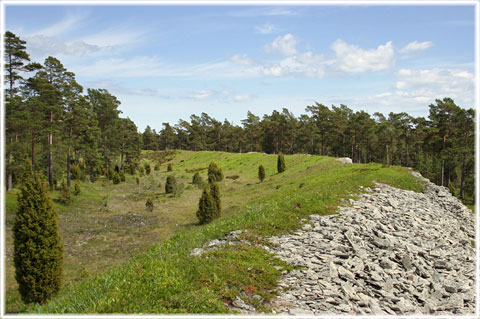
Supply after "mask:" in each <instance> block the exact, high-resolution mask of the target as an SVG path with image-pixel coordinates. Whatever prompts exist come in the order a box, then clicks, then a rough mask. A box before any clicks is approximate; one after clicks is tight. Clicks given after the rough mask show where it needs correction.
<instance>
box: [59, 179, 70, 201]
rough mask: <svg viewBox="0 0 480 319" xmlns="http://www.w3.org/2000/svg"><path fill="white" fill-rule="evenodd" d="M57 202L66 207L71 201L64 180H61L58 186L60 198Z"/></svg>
mask: <svg viewBox="0 0 480 319" xmlns="http://www.w3.org/2000/svg"><path fill="white" fill-rule="evenodd" d="M59 201H60V202H61V203H63V204H65V205H68V204H70V203H71V201H72V195H71V193H70V187H68V186H67V183H66V182H65V180H62V185H61V186H60V198H59Z"/></svg>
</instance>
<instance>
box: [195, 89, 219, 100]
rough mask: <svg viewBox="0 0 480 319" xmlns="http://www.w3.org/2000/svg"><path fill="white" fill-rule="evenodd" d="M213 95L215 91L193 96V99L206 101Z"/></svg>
mask: <svg viewBox="0 0 480 319" xmlns="http://www.w3.org/2000/svg"><path fill="white" fill-rule="evenodd" d="M213 94H214V92H213V91H200V92H198V93H196V94H193V95H192V98H194V99H195V100H206V99H208V98H210V97H212V96H213Z"/></svg>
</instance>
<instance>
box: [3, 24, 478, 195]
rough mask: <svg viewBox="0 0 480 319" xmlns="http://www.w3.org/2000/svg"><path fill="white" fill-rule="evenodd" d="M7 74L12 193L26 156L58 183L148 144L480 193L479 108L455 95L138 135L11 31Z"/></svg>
mask: <svg viewBox="0 0 480 319" xmlns="http://www.w3.org/2000/svg"><path fill="white" fill-rule="evenodd" d="M26 74H33V75H32V76H30V77H28V78H24V76H25V75H26ZM5 80H6V104H5V106H6V114H5V119H6V135H5V136H6V141H5V146H6V147H5V150H6V154H5V155H6V161H5V162H6V179H7V181H6V184H7V190H10V189H12V187H13V186H14V185H15V183H16V182H17V179H18V176H19V167H20V166H21V163H22V162H23V160H24V158H25V157H28V158H29V159H30V160H31V163H32V168H33V169H34V170H38V171H40V172H43V173H44V174H45V175H46V176H48V182H49V184H50V186H51V187H52V186H54V185H56V183H57V181H59V180H60V179H63V178H65V179H66V181H67V184H68V186H70V178H71V170H72V165H75V166H81V167H84V168H85V170H86V173H87V174H88V175H89V176H90V179H91V180H94V179H95V177H96V176H97V175H98V174H101V173H102V168H103V171H105V170H108V169H109V168H110V167H112V166H114V165H118V166H119V167H120V169H121V170H122V171H125V169H126V167H129V166H130V167H132V166H138V160H139V155H140V150H141V149H145V150H169V149H183V150H194V151H202V150H210V151H226V152H240V153H243V152H265V153H275V154H278V153H280V152H283V153H285V154H294V153H309V154H318V155H326V156H336V157H350V158H351V159H352V160H353V162H354V163H370V162H378V163H383V164H385V165H402V166H409V167H413V168H414V169H416V170H418V171H420V172H421V173H422V174H423V175H424V176H425V177H427V178H429V179H430V180H432V181H433V182H434V183H437V184H439V185H444V186H447V187H449V188H450V189H451V191H452V192H453V193H454V194H456V195H457V196H458V197H460V198H461V199H463V200H467V201H468V202H472V201H473V198H474V167H475V165H474V162H475V161H474V158H475V150H474V140H475V123H474V118H475V113H474V110H473V109H471V108H470V109H464V108H461V107H459V106H457V105H456V104H455V102H454V101H453V100H452V99H450V98H444V99H442V100H436V101H435V103H432V104H430V105H429V116H428V118H424V117H412V116H410V115H409V114H407V113H405V112H401V113H389V114H388V116H385V115H384V114H382V113H379V112H376V113H374V114H373V115H370V114H369V113H367V112H364V111H357V112H354V111H353V110H352V109H350V108H349V107H347V106H346V105H343V104H341V105H340V106H335V105H332V106H331V107H328V106H325V105H323V104H320V103H315V104H314V105H310V106H307V107H306V109H305V111H306V114H301V115H300V116H298V117H296V116H295V115H294V114H292V113H291V112H290V111H289V110H288V109H287V108H283V109H282V111H281V112H279V111H277V110H274V111H273V112H272V113H271V114H265V115H263V117H262V118H261V117H259V116H257V115H255V114H253V113H252V112H248V113H247V116H246V118H245V119H244V120H242V121H241V125H235V124H233V123H231V122H229V121H228V120H224V121H223V122H222V121H219V120H216V119H215V118H213V117H211V116H209V115H208V114H206V113H201V114H200V115H191V116H190V120H189V121H185V120H180V121H179V122H178V123H177V124H175V125H173V126H172V125H171V124H170V123H163V127H162V128H161V129H160V130H159V131H158V132H157V131H155V129H152V128H151V127H150V126H147V127H146V128H145V130H144V132H143V133H141V134H140V133H138V130H137V127H136V125H135V123H134V122H133V121H132V120H130V119H129V118H121V117H120V113H121V111H120V110H119V109H118V108H119V105H120V101H119V100H118V99H117V98H116V97H115V96H113V95H112V94H110V93H109V92H108V91H107V90H104V89H88V90H87V93H86V94H84V93H83V88H82V86H81V85H80V84H78V83H77V82H76V80H75V74H74V73H72V72H69V71H68V70H66V68H65V67H64V66H63V65H62V63H61V62H60V61H59V60H58V59H56V58H54V57H48V58H47V59H45V61H44V63H43V64H39V63H32V62H30V58H29V55H28V53H27V51H26V42H25V41H23V40H21V39H20V38H18V37H17V36H16V35H15V34H13V33H11V32H9V31H7V32H6V34H5Z"/></svg>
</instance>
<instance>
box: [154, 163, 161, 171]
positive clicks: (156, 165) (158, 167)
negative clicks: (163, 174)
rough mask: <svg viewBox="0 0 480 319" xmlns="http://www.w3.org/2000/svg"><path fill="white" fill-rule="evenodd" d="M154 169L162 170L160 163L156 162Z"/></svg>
mask: <svg viewBox="0 0 480 319" xmlns="http://www.w3.org/2000/svg"><path fill="white" fill-rule="evenodd" d="M153 169H154V170H156V171H159V170H160V164H159V163H157V164H155V167H154V168H153Z"/></svg>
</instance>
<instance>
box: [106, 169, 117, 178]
mask: <svg viewBox="0 0 480 319" xmlns="http://www.w3.org/2000/svg"><path fill="white" fill-rule="evenodd" d="M114 174H115V171H114V170H113V169H112V168H109V169H108V170H107V174H106V175H105V176H106V177H107V178H108V179H109V180H112V179H113V175H114Z"/></svg>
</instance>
